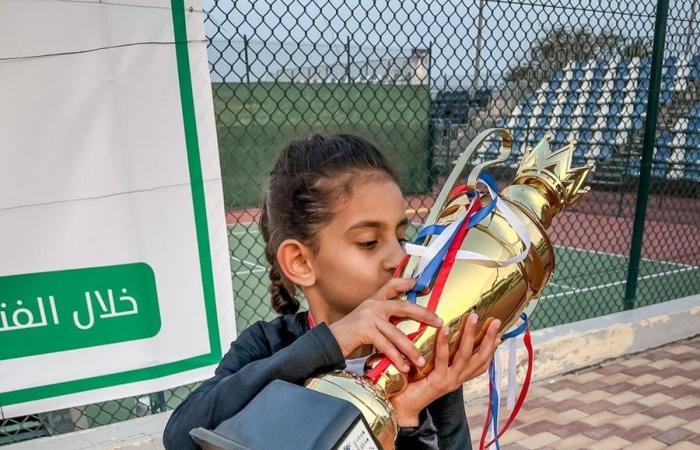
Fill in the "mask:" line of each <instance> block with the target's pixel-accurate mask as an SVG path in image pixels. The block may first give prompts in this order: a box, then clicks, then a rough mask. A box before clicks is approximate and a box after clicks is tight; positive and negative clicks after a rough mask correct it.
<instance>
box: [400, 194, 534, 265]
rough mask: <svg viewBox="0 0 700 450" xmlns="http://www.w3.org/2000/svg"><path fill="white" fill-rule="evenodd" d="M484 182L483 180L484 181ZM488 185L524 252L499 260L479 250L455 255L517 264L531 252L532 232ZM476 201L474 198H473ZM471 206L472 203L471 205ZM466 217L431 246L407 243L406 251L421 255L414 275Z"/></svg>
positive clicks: (456, 222) (430, 259)
mask: <svg viewBox="0 0 700 450" xmlns="http://www.w3.org/2000/svg"><path fill="white" fill-rule="evenodd" d="M482 183H483V182H482ZM483 184H485V185H486V187H487V188H488V190H489V195H490V196H491V198H492V199H493V198H495V199H496V208H495V209H496V210H498V212H500V213H501V215H502V216H503V218H504V219H506V221H507V222H508V223H509V224H510V226H511V227H512V228H513V231H515V234H517V235H518V238H520V240H521V241H522V243H523V245H524V249H523V251H522V252H520V253H519V254H517V255H516V256H514V257H512V258H508V259H503V260H498V259H495V258H492V257H490V256H486V255H484V254H481V253H477V252H470V251H468V250H458V251H457V255H456V256H455V258H456V259H463V260H471V261H483V262H488V263H493V264H495V265H497V266H500V267H503V266H509V265H511V264H517V263H519V262H520V261H522V260H523V259H525V258H526V257H527V254H528V253H529V252H530V246H531V245H532V239H531V238H530V233H528V231H527V228H526V227H525V224H523V222H522V221H521V220H520V219H519V218H518V216H517V215H516V214H515V213H514V212H513V210H512V209H511V208H510V207H509V206H508V205H507V204H506V202H505V201H503V199H501V198H500V197H499V196H497V195H496V193H495V192H494V191H493V190H492V189H491V187H490V186H489V185H488V184H486V183H483ZM472 201H474V200H472ZM470 207H471V205H470ZM465 219H466V216H464V217H461V219H457V220H455V221H454V222H452V223H451V224H450V225H449V226H447V228H445V229H444V230H443V231H442V233H440V234H439V235H438V237H437V238H436V239H435V240H434V241H433V242H431V243H430V245H429V246H427V247H426V246H422V245H416V244H406V253H408V254H409V255H412V256H418V257H420V259H419V261H418V267H417V268H416V271H415V273H414V274H413V276H414V277H419V276H420V275H421V274H422V273H423V271H424V270H425V268H426V267H427V266H428V264H429V263H430V261H432V259H433V258H435V256H436V255H437V254H438V252H439V251H440V249H441V248H442V247H443V245H444V244H445V243H446V242H447V241H448V240H449V238H450V236H452V234H454V232H455V230H456V229H457V227H458V226H459V225H460V224H461V223H462V222H463V221H464V220H465Z"/></svg>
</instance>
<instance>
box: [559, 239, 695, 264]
mask: <svg viewBox="0 0 700 450" xmlns="http://www.w3.org/2000/svg"><path fill="white" fill-rule="evenodd" d="M554 247H555V248H561V249H564V250H574V251H577V252H586V253H593V254H595V255H603V256H617V257H618V258H627V257H628V255H621V254H619V253H608V252H602V251H600V250H587V249H585V248H580V247H567V246H565V245H555V246H554ZM642 261H644V262H651V263H663V264H668V265H671V266H678V267H685V268H691V269H697V268H698V267H697V266H691V265H690V264H683V263H677V262H673V261H665V260H663V259H649V258H642Z"/></svg>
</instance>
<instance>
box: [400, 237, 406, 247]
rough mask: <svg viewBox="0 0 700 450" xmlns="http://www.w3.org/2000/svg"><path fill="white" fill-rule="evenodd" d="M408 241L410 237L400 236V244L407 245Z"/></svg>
mask: <svg viewBox="0 0 700 450" xmlns="http://www.w3.org/2000/svg"><path fill="white" fill-rule="evenodd" d="M407 242H408V239H406V238H399V244H401V247H406V243H407Z"/></svg>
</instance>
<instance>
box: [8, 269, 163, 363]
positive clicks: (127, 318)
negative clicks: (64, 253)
mask: <svg viewBox="0 0 700 450" xmlns="http://www.w3.org/2000/svg"><path fill="white" fill-rule="evenodd" d="M159 330H160V310H159V308H158V296H157V294H156V282H155V277H154V274H153V270H152V269H151V267H150V266H149V265H148V264H145V263H135V264H123V265H118V266H106V267H90V268H85V269H73V270H61V271H55V272H42V273H32V274H23V275H12V276H6V277H0V360H4V359H10V358H20V357H24V356H32V355H40V354H45V353H54V352H59V351H63V350H74V349H79V348H85V347H93V346H97V345H104V344H113V343H116V342H125V341H133V340H136V339H143V338H148V337H152V336H155V335H156V334H157V333H158V331H159Z"/></svg>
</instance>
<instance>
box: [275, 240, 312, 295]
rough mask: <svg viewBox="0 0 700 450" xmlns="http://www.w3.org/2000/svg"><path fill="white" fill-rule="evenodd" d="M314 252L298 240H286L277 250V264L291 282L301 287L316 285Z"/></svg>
mask: <svg viewBox="0 0 700 450" xmlns="http://www.w3.org/2000/svg"><path fill="white" fill-rule="evenodd" d="M312 255H313V252H312V251H311V249H310V248H309V247H307V246H306V245H304V244H302V243H301V242H299V241H297V240H296V239H286V240H284V241H283V242H282V243H281V244H280V246H279V247H278V248H277V264H279V266H280V269H281V270H282V272H283V273H284V275H285V276H286V277H287V279H288V280H289V281H291V282H292V283H294V284H296V285H297V286H300V287H311V286H313V285H314V284H316V274H315V273H314V270H313V266H312V264H311V257H312Z"/></svg>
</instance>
